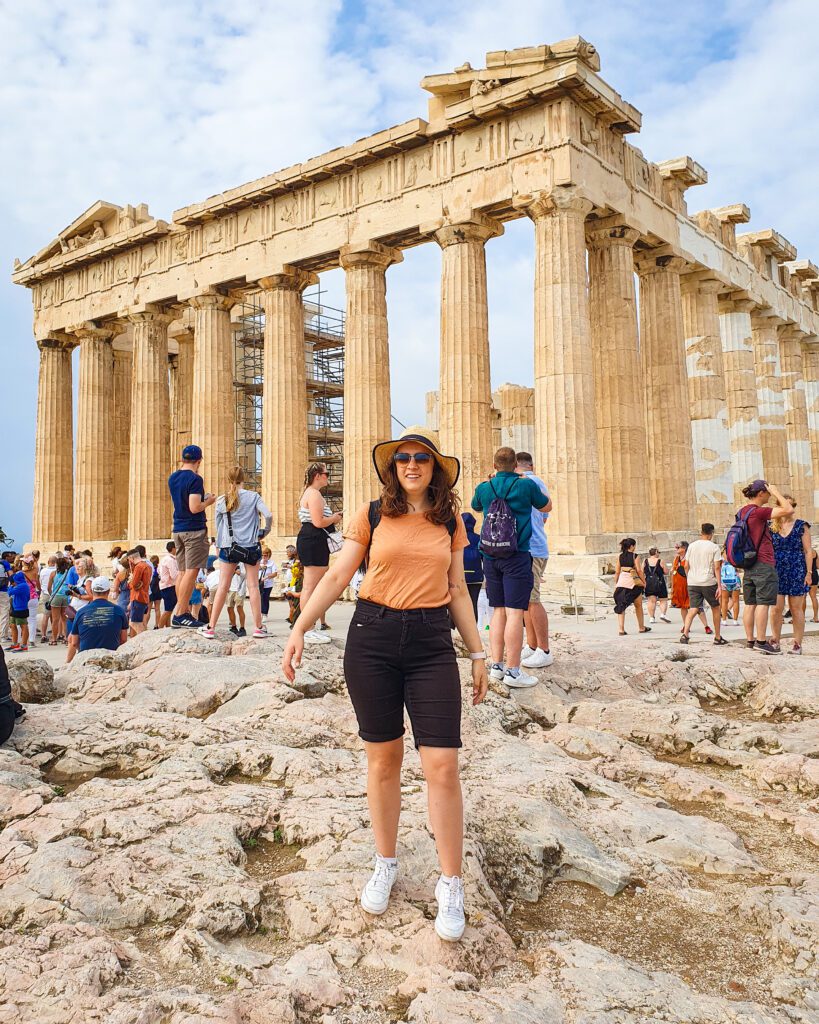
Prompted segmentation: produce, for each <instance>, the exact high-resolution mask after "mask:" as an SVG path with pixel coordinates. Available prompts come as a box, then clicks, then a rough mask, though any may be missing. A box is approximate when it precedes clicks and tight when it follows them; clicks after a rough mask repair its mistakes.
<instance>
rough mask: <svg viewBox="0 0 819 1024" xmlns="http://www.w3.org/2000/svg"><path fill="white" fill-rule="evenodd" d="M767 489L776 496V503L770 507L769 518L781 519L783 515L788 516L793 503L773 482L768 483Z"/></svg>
mask: <svg viewBox="0 0 819 1024" xmlns="http://www.w3.org/2000/svg"><path fill="white" fill-rule="evenodd" d="M768 490H769V491H770V492H771V494H772V495H773V496H774V497H775V498H776V505H775V506H774V508H773V509H771V519H781V518H782V517H783V516H789V515H790V514H791V512H793V505H791V503H790V502H789V501H788V499H787V498H786V497H785V496H784V495H783V494H781V493H780V492H779V490H778V489H777V488H776V487H774V485H773V484H768Z"/></svg>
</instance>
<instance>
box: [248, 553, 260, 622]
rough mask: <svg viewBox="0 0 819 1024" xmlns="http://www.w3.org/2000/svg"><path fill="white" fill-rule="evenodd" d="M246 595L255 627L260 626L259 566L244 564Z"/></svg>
mask: <svg viewBox="0 0 819 1024" xmlns="http://www.w3.org/2000/svg"><path fill="white" fill-rule="evenodd" d="M245 571H246V572H247V597H248V600H249V601H250V614H251V615H252V616H253V625H254V626H255V627H256V629H261V628H262V595H261V594H260V593H259V566H258V565H246V566H245Z"/></svg>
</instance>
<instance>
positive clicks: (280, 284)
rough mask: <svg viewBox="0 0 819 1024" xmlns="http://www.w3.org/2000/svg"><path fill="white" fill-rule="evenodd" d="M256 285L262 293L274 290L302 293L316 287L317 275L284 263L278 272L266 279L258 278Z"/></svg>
mask: <svg viewBox="0 0 819 1024" xmlns="http://www.w3.org/2000/svg"><path fill="white" fill-rule="evenodd" d="M257 283H258V285H259V287H260V288H261V289H263V290H264V291H268V290H270V289H276V290H280V291H291V292H303V291H304V289H305V288H310V287H311V286H313V285H317V284H318V283H319V279H318V274H314V273H313V272H312V271H310V270H301V269H300V268H299V267H293V266H291V265H290V264H289V263H285V264H284V266H283V267H282V268H281V270H280V271H278V272H277V273H275V274H270V275H269V276H267V277H260V278H259V279H258V282H257Z"/></svg>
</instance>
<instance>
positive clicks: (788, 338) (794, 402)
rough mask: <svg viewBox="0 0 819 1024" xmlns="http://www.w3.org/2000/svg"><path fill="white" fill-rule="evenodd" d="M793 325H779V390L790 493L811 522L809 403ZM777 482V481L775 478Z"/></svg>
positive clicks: (799, 335)
mask: <svg viewBox="0 0 819 1024" xmlns="http://www.w3.org/2000/svg"><path fill="white" fill-rule="evenodd" d="M803 337H804V335H803V334H802V333H801V331H799V330H798V328H796V327H792V326H787V327H780V328H779V357H780V359H781V361H782V391H783V393H784V395H785V429H786V432H787V435H788V459H789V462H790V469H791V489H790V493H791V494H792V495H793V496H794V498H796V500H797V502H798V503H799V506H800V509H799V513H800V518H802V519H807V520H808V522H811V523H812V522H813V517H814V512H815V509H814V505H813V487H814V481H813V462H812V458H811V447H810V438H809V434H808V407H807V401H806V398H805V380H804V377H803V376H802V372H803V371H802V339H803ZM774 482H776V481H774Z"/></svg>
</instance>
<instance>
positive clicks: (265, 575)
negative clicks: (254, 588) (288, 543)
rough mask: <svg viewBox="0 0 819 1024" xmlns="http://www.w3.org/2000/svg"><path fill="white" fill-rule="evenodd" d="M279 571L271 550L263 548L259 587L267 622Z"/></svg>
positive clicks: (263, 615) (263, 614) (263, 618)
mask: <svg viewBox="0 0 819 1024" xmlns="http://www.w3.org/2000/svg"><path fill="white" fill-rule="evenodd" d="M278 575H279V570H278V569H277V568H276V564H275V562H274V561H273V552H272V551H271V550H270V548H267V547H263V548H262V560H261V562H260V563H259V587H260V588H261V595H262V620H263V621H265V622H266V621H267V616H268V614H269V612H270V597H271V594H272V592H273V587H274V585H275V583H276V577H277V576H278Z"/></svg>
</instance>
